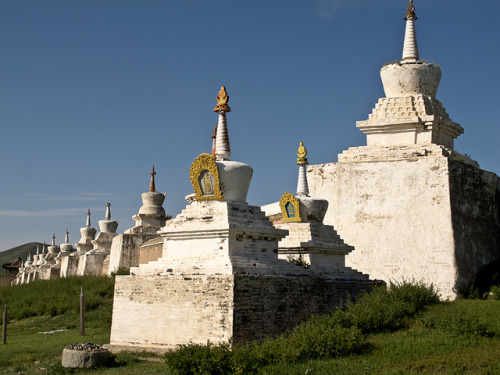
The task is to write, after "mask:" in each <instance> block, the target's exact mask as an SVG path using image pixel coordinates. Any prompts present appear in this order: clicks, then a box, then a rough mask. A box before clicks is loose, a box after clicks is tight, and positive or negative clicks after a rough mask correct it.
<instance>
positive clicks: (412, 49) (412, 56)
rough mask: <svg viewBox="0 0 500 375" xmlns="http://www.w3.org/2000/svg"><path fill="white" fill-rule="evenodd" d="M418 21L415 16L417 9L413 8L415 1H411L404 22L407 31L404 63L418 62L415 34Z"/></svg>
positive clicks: (404, 45)
mask: <svg viewBox="0 0 500 375" xmlns="http://www.w3.org/2000/svg"><path fill="white" fill-rule="evenodd" d="M416 19H417V16H416V15H415V7H414V6H413V0H410V2H409V3H408V6H407V7H406V15H405V18H404V20H405V21H406V30H405V41H404V44H403V62H405V61H407V62H412V61H417V60H418V47H417V36H416V33H415V23H414V21H415V20H416Z"/></svg>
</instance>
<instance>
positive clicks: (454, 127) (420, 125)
mask: <svg viewBox="0 0 500 375" xmlns="http://www.w3.org/2000/svg"><path fill="white" fill-rule="evenodd" d="M404 19H405V21H406V32H405V38H404V44H403V56H402V61H401V62H397V63H395V64H387V65H385V66H383V67H382V69H381V70H380V75H381V78H382V83H383V85H384V92H385V98H380V99H379V101H378V103H377V104H376V105H375V108H374V109H373V111H372V113H371V114H370V115H369V117H368V120H365V121H358V122H357V123H356V125H357V127H358V128H359V129H360V130H361V131H363V133H365V134H366V139H367V145H368V146H373V145H378V146H392V145H427V144H436V145H442V146H445V147H447V148H449V149H453V143H454V139H455V138H457V137H458V136H459V135H460V134H462V133H463V131H464V130H463V128H462V127H461V126H460V125H458V124H457V123H455V122H453V121H451V120H450V118H449V116H448V114H447V113H446V110H445V108H444V107H443V105H442V104H441V103H440V102H439V100H437V99H436V93H437V89H438V86H439V81H440V79H441V69H440V68H439V65H434V64H432V63H428V62H425V61H421V60H419V54H418V47H417V38H416V33H415V20H416V19H417V17H416V15H415V7H414V6H413V0H410V2H409V4H408V7H407V10H406V15H405V18H404Z"/></svg>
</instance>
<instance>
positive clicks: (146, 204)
mask: <svg viewBox="0 0 500 375" xmlns="http://www.w3.org/2000/svg"><path fill="white" fill-rule="evenodd" d="M150 175H151V181H150V183H149V191H148V192H146V193H142V195H141V199H142V206H141V208H139V213H137V214H136V215H134V216H132V219H133V220H134V221H135V227H133V228H130V229H127V230H126V231H125V233H143V232H149V233H156V232H157V231H158V229H159V228H160V227H162V226H164V225H165V222H166V221H167V220H168V219H170V218H171V216H167V215H166V213H165V209H164V208H163V202H164V201H165V196H166V195H167V193H165V192H163V193H160V192H158V191H156V185H155V175H156V172H155V166H154V165H153V168H152V171H151V172H150Z"/></svg>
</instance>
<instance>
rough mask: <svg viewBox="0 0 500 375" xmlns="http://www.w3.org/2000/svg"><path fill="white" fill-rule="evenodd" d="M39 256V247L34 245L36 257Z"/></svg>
mask: <svg viewBox="0 0 500 375" xmlns="http://www.w3.org/2000/svg"><path fill="white" fill-rule="evenodd" d="M39 254H40V247H39V246H38V245H36V255H39Z"/></svg>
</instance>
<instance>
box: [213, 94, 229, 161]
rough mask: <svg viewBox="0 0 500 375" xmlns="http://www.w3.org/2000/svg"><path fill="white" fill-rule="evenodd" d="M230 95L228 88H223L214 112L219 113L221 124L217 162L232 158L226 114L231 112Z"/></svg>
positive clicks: (217, 143) (216, 154)
mask: <svg viewBox="0 0 500 375" xmlns="http://www.w3.org/2000/svg"><path fill="white" fill-rule="evenodd" d="M228 102H229V95H228V94H227V92H226V88H225V87H224V86H222V87H221V88H220V91H219V95H218V96H217V105H216V106H215V108H214V110H213V111H214V112H219V123H218V125H217V134H216V138H215V158H216V159H217V160H227V159H228V158H229V157H230V156H231V148H230V147H229V134H228V131H227V121H226V112H231V108H229V105H228V104H227V103H228Z"/></svg>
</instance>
